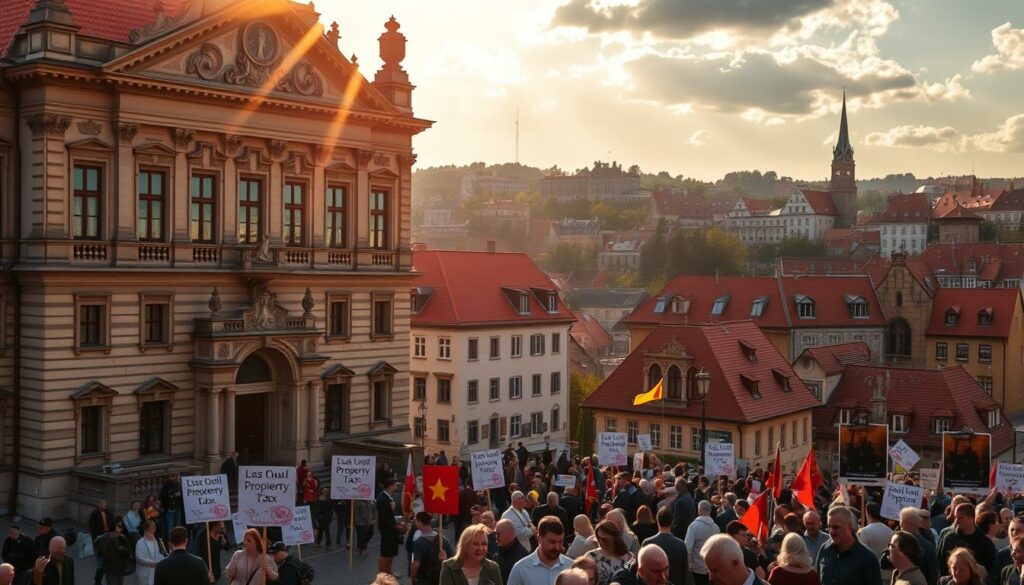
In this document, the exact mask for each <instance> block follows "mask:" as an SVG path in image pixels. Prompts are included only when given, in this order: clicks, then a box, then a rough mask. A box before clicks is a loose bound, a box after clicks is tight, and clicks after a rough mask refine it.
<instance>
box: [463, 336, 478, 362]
mask: <svg viewBox="0 0 1024 585" xmlns="http://www.w3.org/2000/svg"><path fill="white" fill-rule="evenodd" d="M479 354H480V340H479V339H477V338H476V337H471V338H469V342H468V343H467V345H466V361H469V362H475V361H477V360H478V359H480V356H479Z"/></svg>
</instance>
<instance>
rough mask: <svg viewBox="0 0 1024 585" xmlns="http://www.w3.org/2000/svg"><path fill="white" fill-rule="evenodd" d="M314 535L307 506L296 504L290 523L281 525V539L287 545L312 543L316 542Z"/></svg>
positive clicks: (311, 518)
mask: <svg viewBox="0 0 1024 585" xmlns="http://www.w3.org/2000/svg"><path fill="white" fill-rule="evenodd" d="M315 536H316V533H314V532H313V517H312V515H311V514H310V512H309V506H296V507H295V516H294V517H293V518H292V523H291V524H289V525H287V526H282V527H281V540H282V541H283V542H284V543H285V544H286V545H287V546H295V545H297V544H313V543H314V542H316V538H315Z"/></svg>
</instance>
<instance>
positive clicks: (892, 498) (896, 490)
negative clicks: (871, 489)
mask: <svg viewBox="0 0 1024 585" xmlns="http://www.w3.org/2000/svg"><path fill="white" fill-rule="evenodd" d="M923 498H924V488H923V487H920V486H916V485H907V484H905V483H894V482H891V481H887V482H885V493H883V494H882V512H881V513H882V517H883V518H888V519H890V520H899V519H900V510H902V509H903V508H906V507H907V506H911V507H914V508H920V507H921V500H922V499H923Z"/></svg>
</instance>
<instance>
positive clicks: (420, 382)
mask: <svg viewBox="0 0 1024 585" xmlns="http://www.w3.org/2000/svg"><path fill="white" fill-rule="evenodd" d="M412 399H413V400H418V401H420V402H423V401H424V400H426V399H427V379H426V378H422V377H419V376H417V377H415V378H413V379H412Z"/></svg>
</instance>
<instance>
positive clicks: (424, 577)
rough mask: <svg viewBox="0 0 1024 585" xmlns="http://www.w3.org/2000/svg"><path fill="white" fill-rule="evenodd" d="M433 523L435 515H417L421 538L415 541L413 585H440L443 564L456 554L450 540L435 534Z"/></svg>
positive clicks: (423, 513) (418, 530) (411, 566)
mask: <svg viewBox="0 0 1024 585" xmlns="http://www.w3.org/2000/svg"><path fill="white" fill-rule="evenodd" d="M433 521H434V517H433V515H431V514H428V513H427V512H418V513H417V514H416V531H417V533H418V534H419V536H417V537H416V539H415V540H414V541H413V545H412V564H411V565H410V573H409V576H410V577H411V578H412V582H413V585H438V581H439V580H440V577H441V563H443V562H444V561H445V560H447V559H448V557H450V556H452V555H453V554H455V551H453V550H452V545H451V543H449V542H448V539H446V538H444V536H443V535H440V534H438V533H437V532H434V527H433Z"/></svg>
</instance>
